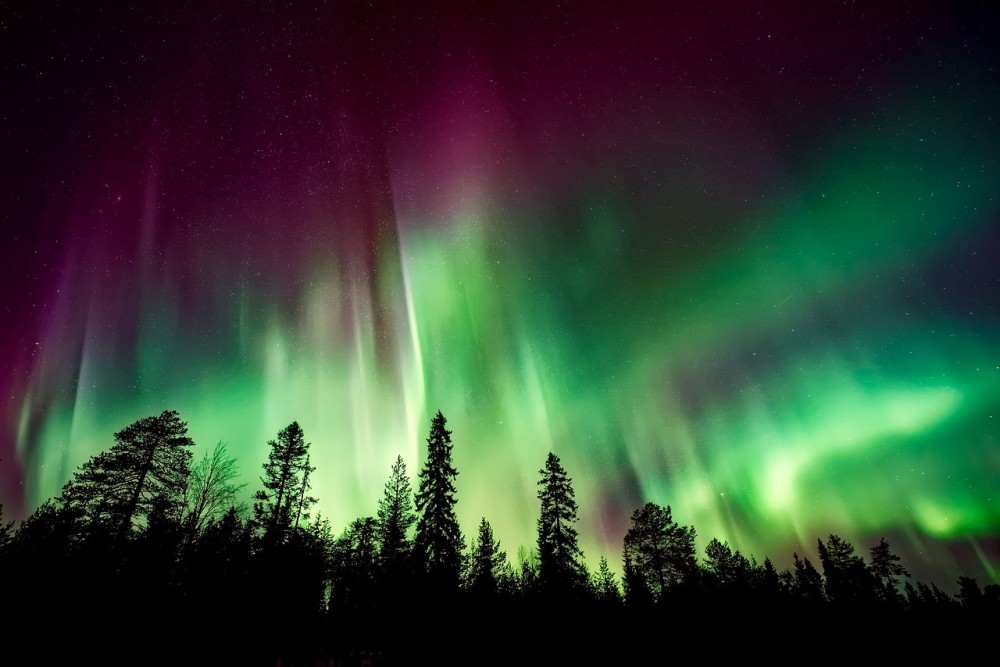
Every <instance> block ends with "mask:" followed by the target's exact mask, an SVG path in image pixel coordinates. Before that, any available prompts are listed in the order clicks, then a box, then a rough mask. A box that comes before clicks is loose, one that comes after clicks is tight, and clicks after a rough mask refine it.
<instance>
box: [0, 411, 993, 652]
mask: <svg viewBox="0 0 1000 667" xmlns="http://www.w3.org/2000/svg"><path fill="white" fill-rule="evenodd" d="M446 426H447V420H446V419H445V417H444V416H443V415H442V414H441V413H440V412H438V413H437V414H436V415H435V416H434V418H433V419H432V421H431V425H430V430H429V434H428V437H427V449H426V452H425V455H424V456H423V459H422V460H423V463H422V466H421V468H420V470H419V471H417V474H416V477H415V483H414V478H411V473H410V471H408V470H407V468H406V464H405V463H404V461H403V458H402V457H401V456H400V457H398V458H397V459H396V461H395V463H394V464H393V465H392V467H391V469H390V470H389V471H387V473H388V474H387V481H386V483H385V487H384V491H383V495H382V497H381V498H379V499H378V501H377V504H375V505H373V507H372V509H373V512H374V513H373V515H372V516H365V517H358V518H357V519H355V520H353V521H352V522H351V523H350V524H349V525H348V526H346V527H334V526H331V525H330V522H329V521H328V520H327V519H326V518H324V517H323V516H322V515H321V514H320V513H319V512H315V513H314V512H313V506H314V505H315V503H316V502H317V500H316V498H314V497H312V496H311V495H310V490H311V480H312V479H313V475H314V474H316V473H317V471H316V469H315V467H314V466H312V465H310V447H311V443H310V442H309V441H308V438H307V436H306V434H305V433H304V432H303V430H302V428H301V427H300V426H299V424H298V423H296V422H292V423H291V424H289V425H288V426H286V427H285V428H283V429H281V430H280V431H279V432H278V433H277V434H276V436H275V438H274V439H273V440H270V441H269V442H268V446H269V453H268V456H267V460H266V461H264V462H263V463H261V464H260V466H261V468H260V469H261V474H260V478H259V486H258V488H256V489H251V490H252V491H253V495H252V498H253V504H252V506H247V505H246V504H244V503H241V502H240V498H241V497H242V495H241V491H242V490H243V485H238V484H237V483H236V479H237V477H238V475H237V462H236V460H235V459H234V458H232V457H230V456H229V455H228V453H227V450H226V448H225V446H224V445H222V444H221V443H220V444H218V445H216V446H215V447H214V449H212V450H211V451H209V452H206V453H205V454H204V455H203V456H202V457H201V458H200V459H197V460H195V459H194V457H193V453H192V449H193V446H194V442H193V441H192V440H191V438H189V437H188V435H187V424H186V423H185V422H184V421H182V420H181V418H180V416H179V415H178V413H177V412H175V411H164V412H162V413H161V414H159V415H154V416H150V417H146V418H144V419H140V420H138V421H136V422H134V423H133V424H130V425H128V426H126V427H125V428H123V429H122V430H120V431H118V432H117V433H115V434H114V444H113V445H112V446H111V447H110V448H108V449H107V450H106V451H104V452H101V453H100V454H98V455H96V456H94V457H92V458H91V459H89V460H88V461H86V462H85V463H84V464H83V465H81V466H80V467H79V468H78V469H77V470H76V472H75V473H74V474H73V476H72V478H71V479H70V480H69V481H68V482H67V483H66V485H65V486H64V487H63V489H62V492H61V493H60V495H59V496H58V497H56V498H52V499H50V500H48V501H47V502H45V503H44V504H42V505H41V506H40V507H39V508H38V509H37V510H36V511H35V512H34V513H33V514H32V515H31V516H30V517H28V518H27V519H25V520H24V521H21V522H20V523H17V524H16V525H15V523H14V522H4V521H2V514H0V572H3V573H4V577H3V590H2V593H3V598H4V602H3V606H4V609H5V611H6V612H7V613H8V617H9V619H8V620H9V623H8V630H7V631H8V633H9V634H8V636H9V637H19V636H27V635H23V634H19V633H22V632H23V633H28V635H30V634H31V633H33V632H42V633H46V632H47V633H51V634H50V635H46V636H49V637H51V638H52V645H41V644H31V643H28V644H24V643H23V642H22V643H21V644H20V649H22V650H27V651H29V652H34V653H35V654H36V655H38V656H47V657H48V658H49V659H55V656H57V655H59V654H60V652H64V653H65V655H66V656H71V657H79V656H81V655H97V656H100V657H103V658H105V659H115V658H120V659H125V660H127V661H129V662H134V663H136V664H148V663H151V662H161V661H162V662H170V663H182V664H282V665H288V664H325V665H330V664H336V665H348V664H358V665H360V664H375V665H377V664H405V663H408V661H410V660H430V661H432V662H434V663H435V664H441V663H445V662H455V663H459V664H483V663H491V662H494V661H496V660H499V659H500V658H503V657H506V658H507V659H508V660H509V661H510V662H511V663H512V664H525V663H530V662H535V661H540V662H547V663H551V664H558V663H559V662H560V661H561V659H563V658H567V657H568V656H570V655H578V656H584V657H585V658H584V662H590V661H591V660H588V659H586V658H590V659H596V656H598V655H605V656H610V657H609V659H611V660H614V659H620V658H622V657H623V656H626V655H640V654H645V653H644V652H647V651H654V652H655V651H661V652H662V655H667V654H669V653H671V652H672V651H674V650H675V649H674V648H672V647H671V646H670V645H668V643H666V642H664V641H662V635H663V633H664V632H671V631H673V632H676V631H678V630H681V629H684V628H698V629H699V631H700V632H704V631H706V629H709V630H711V632H712V633H713V634H712V636H713V637H716V638H717V639H719V640H722V639H727V638H730V639H731V638H733V637H734V636H736V633H738V632H748V631H749V632H760V633H774V632H778V633H779V635H778V636H777V638H776V639H775V636H774V635H768V634H759V635H758V639H760V638H762V637H767V636H771V637H772V639H770V640H768V641H771V642H774V641H779V642H785V645H786V646H791V645H792V644H793V643H794V642H795V641H804V640H809V641H817V642H827V641H830V640H833V639H834V638H836V641H837V643H838V645H839V646H841V647H843V646H844V644H845V642H846V641H847V640H848V639H850V638H852V637H854V638H857V637H864V638H867V639H869V640H877V641H883V642H884V641H888V640H889V638H890V637H891V634H892V630H891V628H892V627H893V625H892V624H896V623H900V624H904V625H906V624H908V625H909V626H910V627H911V628H913V629H920V628H925V627H926V628H932V629H933V630H934V631H936V632H941V630H942V629H943V628H947V627H949V624H950V623H951V624H954V625H955V627H968V624H969V623H970V622H971V621H972V620H976V619H987V620H988V621H990V622H991V623H994V624H995V622H996V621H997V620H1000V586H998V585H996V584H989V585H986V586H984V587H981V586H980V584H979V582H977V581H976V580H975V579H973V578H969V577H965V576H962V577H959V578H958V579H957V581H955V582H953V587H954V588H953V590H948V591H946V590H943V589H941V588H939V587H938V586H937V585H935V584H933V583H924V582H920V581H914V580H913V579H912V577H911V576H910V574H909V572H907V570H906V567H905V565H904V563H902V562H901V559H900V557H899V556H898V555H896V554H895V553H894V552H893V550H892V545H891V544H889V543H888V542H887V541H886V540H885V539H882V540H881V541H880V542H879V543H878V544H874V545H870V546H868V547H867V548H865V549H861V548H856V547H855V545H852V544H850V543H849V542H848V541H846V540H844V539H842V538H841V537H839V536H838V535H835V534H830V535H827V536H825V537H821V538H818V539H817V545H816V546H817V552H818V554H819V558H818V562H816V563H814V562H812V561H811V560H810V559H809V558H807V557H805V556H800V555H799V554H798V553H794V554H791V559H790V562H791V565H790V566H789V567H787V568H785V569H781V570H779V569H778V567H777V566H776V565H775V564H774V562H773V561H772V560H771V559H770V558H769V557H765V558H764V559H763V560H762V561H759V560H758V559H757V558H756V557H755V556H754V555H750V554H742V553H740V551H738V550H736V549H733V548H732V547H731V546H730V545H729V544H727V543H726V542H723V541H720V540H718V539H712V540H711V541H710V542H709V543H708V545H707V547H706V548H705V550H704V553H702V554H699V553H697V551H696V547H695V536H696V531H695V527H694V526H688V525H684V524H683V523H681V522H679V521H678V519H677V517H675V516H674V515H673V512H672V510H671V508H670V506H669V505H667V506H662V505H657V504H656V503H653V502H647V503H645V504H644V505H643V506H642V507H639V508H636V510H635V512H634V513H633V514H632V517H631V521H630V526H629V528H628V530H627V532H626V534H625V535H624V539H623V543H622V562H621V568H620V570H619V571H620V572H622V575H621V578H620V580H619V576H618V574H617V573H616V571H615V570H614V569H613V568H612V566H611V564H609V563H608V561H607V560H606V559H605V558H601V559H600V562H599V565H598V568H597V570H596V571H588V569H587V566H586V564H585V561H584V557H583V553H582V552H581V549H580V546H579V544H578V532H577V528H576V524H577V511H578V506H577V502H576V500H575V496H574V490H573V482H572V477H571V475H570V474H569V471H567V470H566V469H565V468H563V466H562V462H561V461H560V459H559V457H558V456H556V455H555V454H554V453H551V452H550V453H549V454H548V456H547V457H546V459H545V460H544V461H541V462H540V463H541V464H542V467H541V468H540V469H539V470H538V494H537V496H538V500H539V515H538V533H537V544H536V548H535V550H534V551H533V552H525V551H524V550H522V552H521V554H520V555H519V558H518V559H517V561H516V562H512V560H511V559H510V558H509V557H508V555H507V553H506V552H505V550H504V548H503V545H501V544H500V543H499V541H498V540H497V539H496V538H495V536H494V533H493V529H492V527H491V525H490V522H489V518H488V517H482V519H481V520H480V522H479V524H478V526H474V527H470V528H471V530H470V531H469V532H468V535H470V536H471V537H470V538H467V537H466V533H463V531H462V529H461V527H460V526H459V524H458V520H457V518H456V513H455V507H456V504H457V502H458V497H457V493H456V487H455V484H454V481H455V478H456V476H457V475H458V474H459V471H458V470H457V469H456V468H455V467H454V465H453V463H452V448H453V446H454V445H453V443H452V440H451V435H452V434H451V431H449V430H448V429H447V428H446ZM414 487H415V488H414ZM0 512H2V508H0ZM338 530H339V532H338ZM512 619H514V620H513V621H512ZM845 627H850V628H852V629H851V630H850V632H849V633H847V634H844V632H843V630H842V629H843V628H845ZM782 635H784V637H782ZM70 638H72V640H70ZM683 639H684V638H683V637H682V636H680V635H675V636H674V641H681V640H683ZM46 641H47V640H46ZM713 641H714V640H713ZM470 643H471V644H474V645H477V646H479V647H480V648H479V649H478V650H481V651H483V654H482V655H480V656H479V657H475V655H473V654H468V653H465V651H466V650H467V648H466V647H467V646H468V645H470ZM818 645H819V644H817V646H818ZM136 647H139V648H136ZM715 650H721V649H715ZM136 651H139V653H136Z"/></svg>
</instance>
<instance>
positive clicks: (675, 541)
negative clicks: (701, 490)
mask: <svg viewBox="0 0 1000 667" xmlns="http://www.w3.org/2000/svg"><path fill="white" fill-rule="evenodd" d="M694 538H695V531H694V528H693V527H692V526H681V525H678V523H677V522H676V521H674V519H673V516H672V514H671V510H670V506H669V505H667V506H666V507H661V506H660V505H657V504H655V503H646V504H645V505H643V506H642V507H641V508H640V509H637V510H636V511H635V512H633V514H632V526H631V527H630V528H629V529H628V532H627V533H625V540H624V560H625V562H626V563H627V564H629V566H630V567H631V568H632V570H633V572H632V573H631V574H632V575H635V576H638V577H639V578H640V579H642V580H643V581H644V583H645V586H646V588H647V589H648V590H649V591H650V593H651V594H652V596H653V598H654V600H657V601H658V600H661V599H662V598H663V595H664V594H665V593H666V592H667V590H668V589H669V588H670V587H671V586H674V585H676V584H679V583H682V582H684V581H686V580H687V579H688V578H689V577H691V576H692V575H693V574H694V573H695V572H696V570H697V564H696V562H695V558H694V555H695V546H694Z"/></svg>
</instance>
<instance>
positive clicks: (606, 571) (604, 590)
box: [593, 556, 622, 604]
mask: <svg viewBox="0 0 1000 667" xmlns="http://www.w3.org/2000/svg"><path fill="white" fill-rule="evenodd" d="M593 585H594V594H595V595H596V596H597V599H598V601H600V602H602V603H605V604H619V603H620V602H621V601H622V593H621V589H619V588H618V580H617V579H616V577H615V573H614V572H612V571H611V567H610V566H609V565H608V559H607V558H605V557H604V556H601V561H600V563H599V564H598V566H597V574H595V575H594V582H593Z"/></svg>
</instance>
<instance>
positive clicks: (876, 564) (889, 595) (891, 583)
mask: <svg viewBox="0 0 1000 667" xmlns="http://www.w3.org/2000/svg"><path fill="white" fill-rule="evenodd" d="M869 553H870V554H871V561H872V563H871V573H872V576H874V577H875V579H876V581H877V582H878V583H879V597H880V598H882V600H884V601H886V602H892V603H898V602H901V601H902V598H901V596H900V594H899V588H898V586H899V577H909V576H910V573H909V572H907V571H906V568H904V567H903V566H902V565H900V564H899V561H900V560H901V559H900V557H899V556H897V555H896V554H894V553H893V552H892V551H891V550H890V549H889V543H888V542H886V541H885V538H884V537H883V538H882V539H881V540H879V543H878V544H876V545H875V546H873V547H872V548H871V550H870V552H869Z"/></svg>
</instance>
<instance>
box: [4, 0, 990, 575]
mask: <svg viewBox="0 0 1000 667" xmlns="http://www.w3.org/2000/svg"><path fill="white" fill-rule="evenodd" d="M80 4H91V3H71V2H65V3H56V2H37V3H34V2H32V3H7V4H6V5H5V6H4V7H3V8H2V9H0V73H2V74H0V77H2V78H0V84H2V89H3V91H4V94H3V101H0V169H2V173H0V176H2V180H0V202H2V206H0V231H2V236H0V260H2V261H0V279H2V285H3V286H4V287H3V292H2V296H0V315H2V317H3V325H2V326H0V459H2V460H0V502H2V503H3V505H4V512H5V515H6V516H7V517H14V518H17V517H23V516H24V515H25V514H27V513H30V512H31V511H32V510H33V509H34V508H35V507H37V506H38V504H39V503H41V502H42V501H43V500H44V499H46V498H48V497H51V496H53V495H55V494H57V493H58V491H59V489H60V487H61V486H62V484H63V483H65V482H66V481H67V480H68V479H69V477H70V475H71V474H72V471H73V470H74V468H75V467H76V466H78V465H79V464H81V463H82V462H83V461H85V460H86V459H87V458H88V457H89V456H91V455H93V454H96V453H97V452H99V451H101V450H103V449H105V448H107V447H108V446H110V444H111V443H112V434H113V433H114V432H115V431H116V430H118V429H120V428H122V427H124V426H125V425H127V424H128V423H130V422H132V421H134V420H135V419H138V418H141V417H144V416H147V415H150V414H158V413H159V412H160V411H162V410H164V409H176V410H178V411H179V412H180V414H181V416H182V418H184V419H186V420H187V421H188V422H189V425H190V433H191V435H192V437H194V439H195V441H196V442H197V443H198V450H199V451H198V453H200V452H201V451H204V450H207V449H209V448H210V447H211V446H213V445H214V444H215V443H216V442H218V441H223V442H225V443H227V445H228V447H229V450H230V452H231V453H233V454H234V455H236V456H237V457H238V459H239V463H240V466H241V471H242V474H243V476H244V478H245V480H246V481H248V482H250V484H251V487H252V486H253V484H254V483H256V481H257V478H258V476H259V474H260V464H261V463H262V462H263V461H264V459H265V457H266V454H267V444H266V443H267V440H268V439H270V438H273V437H275V435H276V433H277V431H278V430H280V429H281V428H282V427H284V426H285V425H287V424H288V423H289V422H291V421H293V420H297V421H298V422H299V423H300V424H301V425H302V427H303V429H304V431H305V434H306V438H307V440H308V441H309V442H311V443H312V456H313V463H314V465H316V466H317V472H316V478H315V489H314V490H315V495H317V496H318V497H319V498H320V503H319V508H320V509H321V510H322V512H323V514H324V516H326V517H328V518H330V520H331V522H332V524H333V527H334V529H335V530H337V531H339V529H340V528H341V527H343V526H344V525H346V524H347V523H348V522H349V521H350V520H351V519H353V518H355V517H357V516H362V515H371V514H373V513H374V511H375V505H376V502H377V500H378V498H379V497H380V494H381V490H382V485H383V483H384V482H385V480H386V479H387V478H388V475H389V469H390V466H391V464H392V462H393V461H394V460H395V458H396V456H397V455H398V454H401V455H403V457H404V460H405V461H406V463H407V465H408V467H409V471H410V473H411V475H412V476H414V477H415V475H416V472H417V470H418V469H419V465H420V462H421V460H422V456H423V453H424V447H425V443H424V439H425V438H426V436H427V432H428V429H429V426H430V418H431V417H432V416H433V414H434V413H435V412H436V411H437V410H441V411H442V412H443V413H444V415H445V416H446V417H447V419H448V426H449V428H450V429H451V430H452V431H453V441H454V444H455V447H454V461H455V465H456V467H457V468H458V470H459V477H458V480H457V486H458V499H459V504H458V507H457V509H458V515H459V519H460V521H461V522H462V525H463V528H464V530H465V531H466V532H467V533H469V532H470V531H472V530H473V529H474V527H475V525H476V524H477V523H478V521H479V517H481V516H486V517H487V519H489V520H490V521H491V523H492V524H493V527H494V530H495V532H496V534H497V536H498V538H499V539H500V540H501V542H502V544H503V546H504V547H505V548H506V549H507V551H508V552H509V553H510V554H511V555H512V556H513V555H514V554H515V553H516V552H517V550H518V547H519V546H521V545H523V546H524V547H526V548H532V547H533V545H534V535H535V522H536V520H537V513H538V500H537V497H536V490H537V487H536V482H537V480H538V478H539V474H538V471H539V469H540V468H541V467H542V464H543V463H544V461H545V457H546V454H547V453H548V452H549V451H554V452H555V453H556V454H557V455H558V456H559V457H560V459H561V460H562V463H563V465H564V467H565V468H566V469H567V471H568V473H569V474H570V476H571V477H572V478H573V482H574V488H575V490H576V494H577V500H578V502H579V505H580V523H579V526H578V528H579V531H580V534H581V546H582V548H583V551H584V554H585V555H586V557H587V561H588V564H589V565H590V566H591V567H596V562H597V559H598V557H599V556H601V555H606V556H608V557H609V559H610V560H611V561H612V562H613V563H619V562H620V557H621V540H622V537H623V536H624V533H625V530H626V529H627V526H628V519H629V516H630V515H631V513H632V511H633V510H634V509H635V508H637V507H639V506H640V505H641V504H642V503H643V502H645V501H653V502H656V503H659V504H663V505H670V506H671V507H672V508H673V513H674V517H675V518H676V519H677V520H678V521H680V522H681V523H684V524H691V525H694V526H695V528H696V529H697V531H698V545H699V547H700V548H703V547H704V545H705V544H706V543H707V542H708V541H709V540H710V539H711V538H712V537H718V538H720V539H723V540H727V541H728V542H729V543H730V544H731V545H732V546H734V547H735V548H738V549H740V550H742V551H743V552H744V553H748V554H749V553H752V554H755V555H756V556H757V557H758V559H759V560H763V557H764V556H770V557H771V558H772V559H773V560H774V561H775V563H776V564H777V566H778V567H779V569H780V568H782V567H785V566H787V565H788V564H789V563H790V561H791V553H792V551H798V552H799V553H800V554H802V553H805V554H807V555H813V554H814V553H815V543H816V539H817V538H819V537H825V536H826V535H828V534H829V533H836V534H838V535H840V536H841V537H844V538H845V539H848V540H850V541H851V542H852V543H854V544H855V546H856V547H858V548H859V550H861V551H863V552H864V553H865V554H867V549H868V547H869V546H871V545H873V544H875V543H877V542H878V540H879V538H880V537H882V536H885V537H886V538H887V539H889V541H890V543H891V544H892V545H893V547H894V549H895V550H896V551H898V552H899V553H901V554H902V555H903V557H904V559H905V560H904V564H905V565H906V566H907V567H909V569H910V570H911V571H912V572H913V573H914V574H915V575H917V576H918V577H919V578H920V579H921V580H927V581H934V582H935V583H938V584H939V585H941V586H942V587H943V588H945V590H949V591H950V590H951V589H952V588H954V586H953V584H954V579H955V577H956V576H957V575H958V574H960V573H964V574H970V575H973V576H977V577H978V578H979V579H980V582H982V583H986V582H989V581H1000V537H998V536H1000V277H998V276H1000V273H998V269H997V267H998V266H1000V201H998V195H997V184H998V183H1000V162H998V156H1000V128H998V119H997V110H998V109H1000V104H998V102H1000V72H998V69H997V66H998V58H997V53H996V49H995V45H994V39H995V34H996V32H997V28H998V27H1000V22H998V21H997V20H996V17H995V16H994V15H993V14H992V13H991V11H990V10H989V9H988V8H987V7H988V3H983V4H982V6H981V7H978V6H977V5H975V4H973V3H962V7H961V8H948V7H943V6H941V5H942V4H943V3H923V2H874V3H867V2H857V3H854V2H844V3H827V2H818V3H794V4H792V3H789V4H785V5H783V4H775V5H771V6H769V7H767V8H758V7H753V6H750V5H753V4H755V3H735V2H734V3H696V4H697V5H698V6H682V7H676V6H674V4H675V3H666V2H664V3H632V2H614V3H599V4H600V5H608V6H606V7H602V8H595V7H589V6H588V5H589V4H593V5H597V4H598V3H538V4H539V5H542V4H544V5H545V6H544V7H536V8H534V9H529V8H526V6H527V5H529V4H534V3H511V2H505V3H496V4H489V3H481V4H480V3H444V2H442V3H434V4H429V3H412V2H374V3H369V4H366V5H362V3H335V2H331V3H315V4H314V6H308V7H307V6H305V5H306V4H310V5H312V4H313V3H298V4H297V5H296V6H292V5H291V3H282V2H270V3H260V4H259V6H256V7H253V8H244V7H239V8H237V7H236V4H235V3H162V4H164V5H167V7H161V8H159V9H150V8H149V7H147V6H146V5H145V3H138V5H139V6H138V7H130V6H128V5H126V4H124V3H99V4H102V5H104V6H103V7H90V8H82V7H80V6H78V5H80ZM92 4H98V3H92ZM467 4H476V8H475V9H469V8H467V7H465V5H467ZM678 4H679V3H678ZM692 4H695V3H692ZM345 5H346V6H345ZM520 5H524V6H520ZM150 7H151V6H150Z"/></svg>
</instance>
